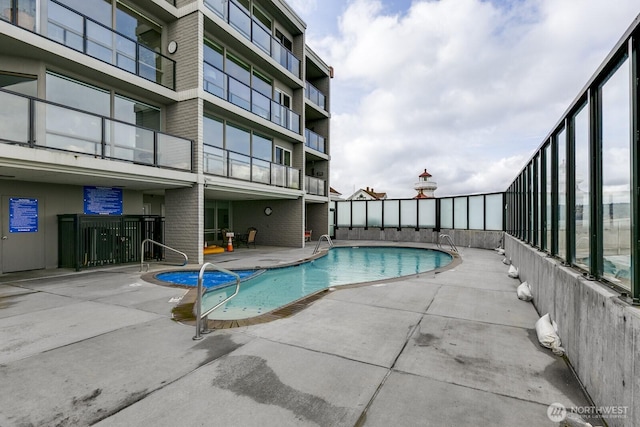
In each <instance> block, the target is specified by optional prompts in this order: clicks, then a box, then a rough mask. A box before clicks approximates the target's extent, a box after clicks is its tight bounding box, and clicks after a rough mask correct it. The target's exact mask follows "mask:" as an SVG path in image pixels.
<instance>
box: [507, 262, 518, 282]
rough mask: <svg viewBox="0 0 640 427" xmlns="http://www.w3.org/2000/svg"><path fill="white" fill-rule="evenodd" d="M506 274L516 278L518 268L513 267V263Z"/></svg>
mask: <svg viewBox="0 0 640 427" xmlns="http://www.w3.org/2000/svg"><path fill="white" fill-rule="evenodd" d="M507 274H508V275H509V277H511V278H512V279H517V278H518V268H517V267H515V266H514V265H513V264H512V265H510V266H509V271H508V272H507Z"/></svg>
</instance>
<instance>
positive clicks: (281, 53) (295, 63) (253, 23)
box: [204, 0, 300, 77]
mask: <svg viewBox="0 0 640 427" xmlns="http://www.w3.org/2000/svg"><path fill="white" fill-rule="evenodd" d="M204 4H205V6H207V8H209V9H210V10H212V11H213V12H215V13H216V15H218V16H219V17H220V18H222V19H223V20H224V21H225V22H227V23H228V24H229V25H231V26H232V27H233V28H235V29H236V30H238V31H239V32H240V34H242V35H243V36H244V37H246V38H247V39H248V40H250V41H251V42H252V43H253V44H254V45H256V46H257V47H259V48H260V49H261V50H262V51H264V52H265V53H266V54H267V55H269V56H270V57H271V58H273V59H275V60H276V61H277V62H278V63H279V64H280V65H282V66H283V67H284V68H285V69H287V70H288V71H289V72H291V73H292V74H293V75H295V76H296V77H300V60H299V59H298V58H297V57H296V56H295V55H294V54H293V53H291V51H290V50H289V49H287V48H286V47H284V46H283V45H282V44H281V43H280V41H279V40H278V39H275V38H273V37H272V36H271V31H270V30H269V29H267V28H265V26H264V25H262V23H260V22H259V21H257V20H256V19H254V18H253V17H252V16H251V14H250V13H249V12H248V11H247V10H246V9H245V8H244V7H242V6H240V5H239V4H237V3H236V2H234V1H233V0H205V1H204Z"/></svg>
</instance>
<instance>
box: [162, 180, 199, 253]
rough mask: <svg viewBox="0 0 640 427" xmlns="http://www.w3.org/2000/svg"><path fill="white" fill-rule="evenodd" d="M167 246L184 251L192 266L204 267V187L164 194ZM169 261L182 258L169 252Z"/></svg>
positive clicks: (197, 185)
mask: <svg viewBox="0 0 640 427" xmlns="http://www.w3.org/2000/svg"><path fill="white" fill-rule="evenodd" d="M164 200H165V244H166V245H167V246H169V247H172V248H174V249H177V250H179V251H181V252H184V253H186V254H187V256H188V257H189V263H197V264H202V262H203V255H202V248H203V246H204V240H203V233H204V228H203V224H204V186H203V185H201V184H196V185H194V186H193V187H192V188H181V189H175V190H166V191H165V197H164ZM166 258H167V261H172V262H173V261H178V262H179V261H180V260H182V257H180V255H178V254H175V253H173V252H171V251H166Z"/></svg>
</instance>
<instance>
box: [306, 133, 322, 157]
mask: <svg viewBox="0 0 640 427" xmlns="http://www.w3.org/2000/svg"><path fill="white" fill-rule="evenodd" d="M304 136H305V142H304V144H305V145H306V146H307V147H309V148H313V149H314V150H316V151H319V152H321V153H325V154H326V152H327V151H326V148H325V145H326V144H325V142H326V139H325V137H324V136H321V135H318V134H317V133H315V132H314V131H312V130H309V129H305V130H304Z"/></svg>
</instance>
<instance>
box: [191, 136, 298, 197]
mask: <svg viewBox="0 0 640 427" xmlns="http://www.w3.org/2000/svg"><path fill="white" fill-rule="evenodd" d="M203 154H204V156H203V157H204V167H203V170H204V173H207V174H212V175H218V176H223V177H226V178H235V179H240V180H243V181H249V182H255V183H258V184H266V185H273V186H276V187H283V188H291V189H294V190H299V189H300V171H299V170H298V169H296V168H292V167H289V166H284V165H280V164H277V163H272V162H269V161H266V160H262V159H258V158H255V157H251V156H247V155H245V154H240V153H236V152H234V151H230V150H225V149H223V148H218V147H212V146H210V145H205V146H204V153H203Z"/></svg>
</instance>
